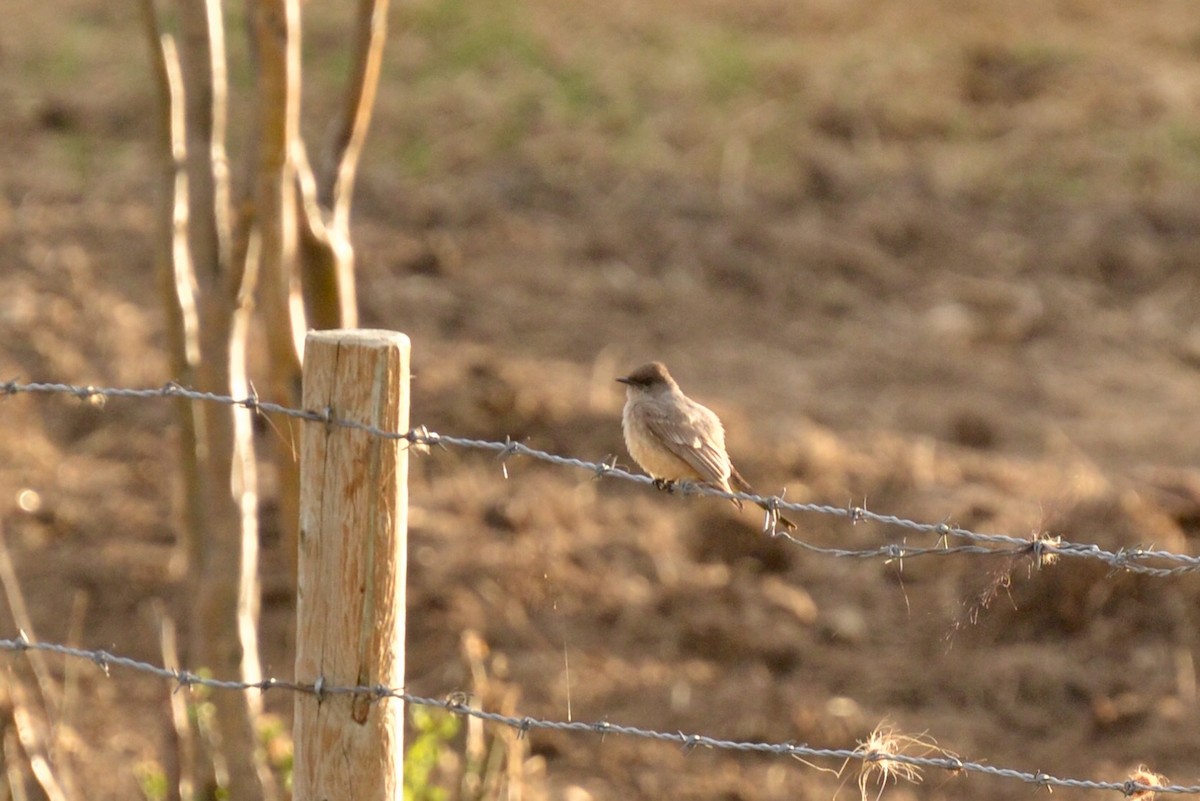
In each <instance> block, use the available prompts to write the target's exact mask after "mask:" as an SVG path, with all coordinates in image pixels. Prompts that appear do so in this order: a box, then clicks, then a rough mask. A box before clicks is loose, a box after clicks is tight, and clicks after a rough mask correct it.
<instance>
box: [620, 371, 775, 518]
mask: <svg viewBox="0 0 1200 801" xmlns="http://www.w3.org/2000/svg"><path fill="white" fill-rule="evenodd" d="M617 381H619V382H620V383H622V384H624V385H625V409H624V411H623V412H622V413H621V430H622V432H623V433H624V435H625V447H626V449H627V450H628V451H629V455H630V456H632V457H633V460H634V461H635V462H637V463H638V465H639V466H640V467H641V468H642V469H643V470H645V471H646V472H647V473H649V474H650V477H651V478H653V479H654V486H656V487H658V488H659V489H663V490H667V491H670V490H671V489H673V488H674V486H675V484H676V483H677V482H680V481H694V482H697V483H700V484H704V485H707V486H709V487H714V488H716V489H719V490H723V491H724V492H733V491H734V490H737V491H739V492H744V493H747V494H750V495H754V494H756V493H755V492H754V490H753V489H752V488H751V486H750V484H749V483H748V482H747V481H746V479H744V478H742V474H741V473H739V472H738V471H737V468H736V467H734V466H733V462H731V461H730V459H729V453H728V452H727V451H726V450H725V427H724V426H722V425H721V419H720V418H719V417H717V415H716V413H715V412H713V411H712V410H711V409H709V408H708V407H706V406H702V405H701V404H699V403H697V402H696V401H694V400H692V399H691V398H689V397H688V396H687V395H684V394H683V391H682V390H681V389H680V388H679V384H677V383H676V382H675V379H674V378H672V377H671V373H670V372H669V371H668V370H667V366H666V365H665V364H663V363H662V362H650V363H649V364H644V365H642V366H641V367H639V368H637V369H636V370H634V371H633V372H632V373H630V374H629V375H625V376H621V377H619V378H618V379H617ZM730 500H731V501H732V502H733V504H734V506H736V507H737V508H738V509H741V508H742V502H741V500H740V499H738V498H730ZM758 505H759V506H761V507H762V508H763V509H765V510H767V511H768V512H769V513H771V515H772V517H773V519H774V521H775V523H776V524H778V525H782V526H783V527H784V528H785V529H789V530H791V529H795V528H796V524H795V523H793V522H792V521H791V520H788V519H787V518H786V517H782V516H780V515H779V512H778V510H777V509H772V508H771V507H770V506H768V505H767V504H766V503H759V504H758Z"/></svg>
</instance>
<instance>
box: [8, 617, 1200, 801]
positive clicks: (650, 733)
mask: <svg viewBox="0 0 1200 801" xmlns="http://www.w3.org/2000/svg"><path fill="white" fill-rule="evenodd" d="M0 651H9V652H16V653H24V652H28V651H42V652H47V653H52V654H59V655H61V656H64V657H68V658H72V659H80V660H85V661H88V662H92V663H93V664H95V665H97V666H98V667H99V668H100V669H101V670H102V671H104V674H105V675H106V676H108V675H110V674H109V671H110V669H111V668H114V667H120V668H126V669H129V670H132V671H136V672H139V673H145V674H149V675H152V676H157V677H159V678H163V679H167V680H170V681H172V682H174V683H175V684H176V687H177V689H190V688H192V687H207V688H210V689H213V690H233V691H247V690H258V691H260V692H264V693H265V692H267V691H269V690H285V691H291V692H299V693H305V694H307V695H315V696H317V697H318V698H324V697H327V696H333V695H369V696H373V697H374V698H376V699H383V698H396V699H399V700H402V701H404V702H405V703H409V704H415V705H418V706H425V707H433V708H437V709H443V710H445V711H447V712H451V713H453V714H455V715H460V716H465V717H473V718H478V719H480V720H485V721H490V722H492V723H498V724H501V725H503V726H508V727H509V728H512V729H515V730H516V731H517V732H518V733H519V734H520V736H525V735H527V734H528V733H529V732H530V731H534V730H539V729H540V730H547V731H564V732H585V733H591V734H599V735H601V736H604V735H608V734H619V735H625V736H629V737H638V738H642V739H646V740H656V741H659V742H669V743H676V744H678V745H679V746H680V747H681V748H683V749H684V750H685V751H691V750H693V749H695V748H700V747H704V748H712V749H715V750H726V751H740V752H753V753H760V754H771V755H774V756H788V757H793V758H795V759H836V760H858V761H861V762H864V763H870V762H885V761H886V762H894V763H903V764H906V765H913V766H915V767H921V768H940V769H942V770H946V771H949V772H951V773H958V772H965V773H979V774H984V775H988V776H995V777H998V778H1002V779H1013V780H1016V781H1021V782H1025V783H1027V784H1033V785H1037V786H1039V787H1046V788H1054V787H1071V788H1075V789H1081V790H1115V791H1117V792H1119V793H1123V794H1124V795H1125V796H1131V795H1133V794H1134V793H1137V792H1143V791H1152V792H1155V793H1174V794H1180V795H1182V794H1200V784H1196V785H1164V786H1152V785H1147V784H1141V783H1139V782H1136V781H1133V780H1132V779H1127V780H1125V781H1120V782H1109V781H1096V780H1092V779H1072V778H1064V777H1060V776H1053V775H1051V774H1049V773H1045V772H1043V771H1041V770H1035V771H1024V770H1015V769H1013V768H1002V767H997V766H995V765H988V764H985V763H983V762H978V761H971V760H965V759H961V758H958V757H955V756H939V757H928V756H912V755H908V754H899V753H891V752H886V753H885V752H883V751H872V750H865V749H863V748H857V749H851V748H814V747H812V746H808V745H800V744H797V743H792V742H756V741H745V740H727V739H722V738H718V737H712V736H709V735H706V734H687V733H684V732H682V731H676V732H670V731H656V730H654V729H644V728H640V727H638V726H626V725H622V724H619V723H610V722H608V721H605V720H600V721H591V722H588V721H579V720H572V721H565V720H549V719H546V718H535V717H530V716H516V715H503V714H500V713H498V712H488V711H485V710H482V709H475V708H474V707H471V706H469V705H468V704H467V703H466V700H465V699H466V698H467V697H468V696H467V695H466V694H464V693H460V692H455V693H451V694H450V695H449V696H448V697H447V698H446V699H437V698H427V697H422V696H419V695H413V694H412V693H408V692H406V691H404V690H403V689H397V688H391V687H383V686H380V685H374V686H368V685H363V686H347V687H338V686H329V685H326V684H325V682H324V680H323V679H318V680H317V681H315V682H313V683H304V682H295V681H284V680H280V679H273V678H268V679H263V680H262V681H257V682H243V681H229V680H222V679H214V678H209V677H206V676H201V675H200V674H197V673H193V672H191V671H187V670H171V669H169V668H165V667H159V666H157V665H153V664H151V663H149V662H143V661H141V660H138V659H131V658H129V657H125V656H118V655H116V654H112V653H109V652H108V651H103V650H88V649H84V648H75V647H72V646H69V645H61V644H58V643H52V642H31V641H29V640H27V639H25V637H24V636H23V635H21V636H18V637H16V638H7V639H0Z"/></svg>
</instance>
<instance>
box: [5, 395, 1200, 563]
mask: <svg viewBox="0 0 1200 801" xmlns="http://www.w3.org/2000/svg"><path fill="white" fill-rule="evenodd" d="M18 394H59V395H70V396H73V397H76V398H79V399H81V400H85V401H86V400H94V399H98V398H99V399H106V398H134V399H148V398H185V399H188V400H194V401H203V402H208V403H220V404H225V405H229V406H240V407H244V408H246V409H248V410H250V411H254V412H263V413H269V414H278V415H282V416H286V417H291V418H295V419H299V420H305V421H308V422H315V423H322V424H324V425H328V426H335V427H340V428H348V429H352V430H357V431H362V432H364V433H366V434H368V435H371V436H376V437H380V438H383V439H391V440H400V441H403V442H405V443H407V444H409V445H425V446H435V445H437V446H443V447H457V448H464V449H471V450H481V451H488V452H492V453H495V454H496V455H497V457H498V458H499V459H500V460H501V462H502V463H504V464H505V475H506V476H507V466H506V465H507V462H508V460H510V459H511V458H512V457H514V456H527V457H529V458H531V459H536V460H538V461H541V462H545V463H548V464H552V465H556V466H559V467H571V468H576V469H579V470H584V471H587V472H589V473H592V474H593V475H595V476H596V477H598V478H605V477H611V478H616V479H621V480H623V481H632V482H635V483H640V484H651V485H652V484H653V483H654V482H653V479H651V478H650V477H649V476H647V475H643V474H640V473H632V472H630V471H628V470H625V469H624V468H621V467H619V466H617V464H616V462H615V460H610V461H605V462H592V461H587V460H584V459H578V458H575V457H571V456H562V455H559V454H555V453H550V452H548V451H543V450H539V449H537V448H533V447H530V446H528V445H526V444H524V443H522V442H517V441H514V440H512V439H507V438H506V439H505V440H503V441H500V440H486V439H472V438H468V437H456V436H451V435H447V434H439V433H437V432H434V431H430V430H428V429H427V428H425V427H424V426H418V427H416V428H412V429H410V430H408V431H403V432H399V431H387V430H384V429H381V428H378V427H376V426H372V425H369V424H367V423H362V422H358V421H354V420H346V419H342V418H339V417H337V416H336V414H335V410H334V409H331V408H326V409H322V410H319V411H318V410H311V409H295V408H291V407H288V406H283V405H281V404H278V403H271V402H269V401H263V400H260V399H259V398H258V397H257V396H256V395H250V396H247V397H245V398H235V397H233V396H230V395H221V394H218V393H214V392H200V391H197V390H192V389H187V388H185V387H182V386H180V385H179V384H177V383H174V382H171V383H168V384H165V385H164V386H162V387H157V388H144V389H134V388H122V387H95V386H80V385H74V384H60V383H21V382H17V381H8V382H4V383H0V397H4V396H10V395H18ZM677 490H678V494H680V495H706V496H713V497H717V498H725V499H737V500H741V501H749V502H751V503H756V504H762V505H765V506H766V507H767V508H768V510H769V511H768V513H767V514H766V516H765V521H764V526H763V528H764V531H767V532H769V533H770V534H771V535H772V536H774V537H779V538H781V539H785V540H787V541H789V542H791V543H793V544H795V545H797V546H799V547H801V548H804V549H806V550H809V551H812V552H815V553H821V554H825V555H829V556H838V557H850V558H860V559H869V558H882V559H887V560H903V559H912V558H917V557H922V556H948V555H953V554H976V555H987V556H1003V557H1010V558H1012V557H1029V558H1030V559H1031V560H1032V562H1033V564H1035V565H1038V566H1041V565H1043V564H1046V563H1047V561H1048V560H1051V559H1053V558H1054V557H1066V558H1080V559H1094V560H1098V561H1101V562H1104V563H1106V564H1108V565H1109V566H1110V567H1111V568H1112V569H1113V570H1114V571H1127V572H1131V573H1139V574H1143V575H1148V576H1156V577H1170V576H1178V575H1182V574H1185V573H1196V572H1200V556H1193V555H1190V554H1181V553H1174V552H1172V551H1166V550H1159V549H1154V548H1143V547H1135V548H1121V549H1119V550H1116V551H1111V550H1106V549H1104V548H1101V547H1100V546H1099V545H1096V544H1091V543H1082V542H1069V541H1065V540H1062V539H1061V538H1058V537H1052V536H1048V535H1035V536H1032V537H1027V538H1023V537H1014V536H1011V535H1007V534H987V533H981V532H977V531H972V530H971V529H967V528H962V527H960V526H955V525H951V524H949V523H944V522H943V523H923V522H920V521H916V520H910V519H908V518H904V517H900V516H898V515H891V514H880V513H878V512H872V511H871V510H869V509H867V508H866V507H865V506H853V505H851V506H832V505H828V504H818V503H795V502H791V501H787V500H785V499H784V498H782V497H780V496H772V495H754V494H750V493H745V492H725V491H723V490H720V489H717V488H716V487H710V486H708V485H706V484H695V483H691V482H683V483H681V484H679V485H677ZM780 512H797V513H809V514H820V515H831V516H834V517H843V518H846V519H848V520H849V521H850V522H851V524H856V523H861V522H867V521H870V522H874V523H879V524H882V525H885V526H892V527H898V528H903V529H906V530H909V531H914V532H917V533H921V534H932V535H934V536H936V537H937V541H938V542H939V543H944V542H946V541H948V540H950V539H958V540H963V541H965V542H968V543H970V544H969V545H963V546H956V547H947V546H941V545H939V546H937V547H915V546H910V545H908V544H907V543H889V544H886V545H883V546H880V547H877V548H870V549H863V550H852V549H845V548H832V547H825V546H818V545H814V544H812V543H809V542H806V541H804V540H802V539H800V538H799V537H797V536H795V535H793V534H790V533H788V532H786V531H781V530H779V529H777V528H776V527H775V526H774V524H773V521H774V518H775V516H776V515H777V514H778V513H780ZM1154 561H1158V562H1166V563H1169V564H1174V565H1176V566H1175V567H1161V566H1158V565H1155V564H1147V562H1154Z"/></svg>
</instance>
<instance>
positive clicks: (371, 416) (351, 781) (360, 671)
mask: <svg viewBox="0 0 1200 801" xmlns="http://www.w3.org/2000/svg"><path fill="white" fill-rule="evenodd" d="M408 382H409V341H408V337H407V336H405V335H404V334H398V333H394V332H391V331H362V330H353V331H351V330H345V331H320V332H310V333H309V335H308V338H307V341H306V344H305V350H304V408H305V409H309V410H316V411H323V410H325V409H329V410H330V411H331V412H332V415H333V416H334V417H336V418H338V419H343V420H353V421H356V422H361V423H366V424H369V425H372V426H377V427H379V428H382V429H384V430H387V431H400V432H404V431H407V430H408V406H409V400H408V399H409V386H408ZM404 444H405V443H403V442H402V441H399V440H391V439H381V438H379V437H377V436H372V435H369V434H367V433H366V432H363V431H359V430H355V429H350V428H345V427H339V426H323V425H321V424H319V423H306V424H304V425H303V426H302V427H301V441H300V487H301V494H300V547H299V573H298V582H297V592H298V598H297V603H296V607H297V618H298V623H297V632H296V674H295V675H296V681H300V682H316V681H317V680H318V679H320V680H322V681H323V683H324V686H326V687H337V686H340V687H345V686H354V685H370V686H375V685H383V686H387V687H397V688H398V687H402V686H403V684H404V588H405V568H406V535H407V513H408V451H407V450H406V448H405V447H404ZM403 732H404V705H403V702H402V701H400V700H399V699H393V698H386V699H377V698H375V697H374V696H372V695H369V694H363V695H354V696H351V695H325V696H323V697H322V698H320V699H318V698H317V697H316V696H313V695H309V694H306V693H298V694H297V695H296V715H295V728H294V738H295V766H294V770H293V798H294V799H295V801H325V799H343V798H344V799H355V801H393V799H395V800H396V801H398V800H399V799H400V798H402V795H403V781H402V773H403V750H404V749H403Z"/></svg>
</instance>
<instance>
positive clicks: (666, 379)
mask: <svg viewBox="0 0 1200 801" xmlns="http://www.w3.org/2000/svg"><path fill="white" fill-rule="evenodd" d="M617 380H618V381H620V382H621V383H622V384H628V385H629V386H631V387H640V388H642V389H650V388H651V387H656V386H664V385H665V386H668V387H673V386H675V385H676V384H675V379H674V378H671V374H670V373H669V372H667V366H666V365H665V364H663V363H662V362H650V363H649V364H643V365H642V366H641V367H639V368H638V369H636V370H634V371H633V372H632V373H630V374H629V375H623V376H621V377H620V378H618V379H617Z"/></svg>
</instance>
